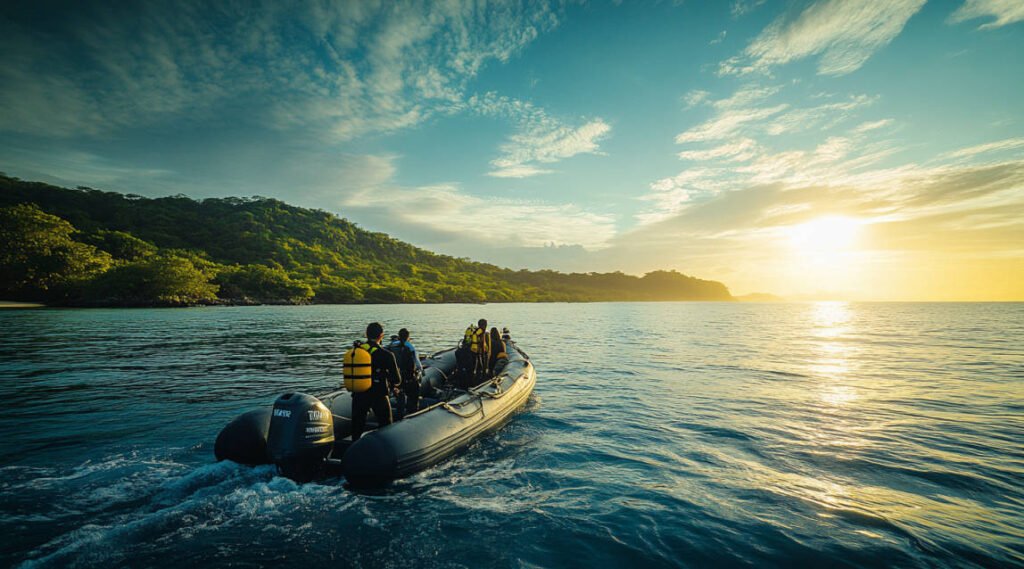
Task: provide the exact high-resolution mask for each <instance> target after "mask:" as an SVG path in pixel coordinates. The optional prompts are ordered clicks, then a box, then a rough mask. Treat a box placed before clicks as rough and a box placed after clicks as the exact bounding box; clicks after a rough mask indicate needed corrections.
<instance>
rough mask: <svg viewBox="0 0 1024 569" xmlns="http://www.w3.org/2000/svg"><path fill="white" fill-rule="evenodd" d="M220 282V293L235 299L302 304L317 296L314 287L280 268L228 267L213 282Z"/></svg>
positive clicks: (261, 266) (260, 266)
mask: <svg viewBox="0 0 1024 569" xmlns="http://www.w3.org/2000/svg"><path fill="white" fill-rule="evenodd" d="M213 282H214V283H216V284H218V285H220V296H221V297H223V298H232V299H263V300H264V301H267V300H276V301H277V302H281V303H291V304H299V303H304V302H308V301H309V299H311V298H313V289H312V287H310V286H309V285H308V284H306V283H302V282H296V281H293V280H292V279H291V277H289V276H288V273H286V272H284V269H281V268H280V267H266V266H263V265H242V266H233V267H227V268H224V269H222V270H221V271H220V273H218V274H217V277H216V278H215V279H214V281H213Z"/></svg>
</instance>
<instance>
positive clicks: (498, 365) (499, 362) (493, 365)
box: [487, 328, 508, 376]
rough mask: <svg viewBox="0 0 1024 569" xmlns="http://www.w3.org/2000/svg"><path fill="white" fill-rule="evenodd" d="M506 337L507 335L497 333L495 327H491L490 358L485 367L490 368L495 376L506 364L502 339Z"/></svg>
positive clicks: (506, 357) (506, 356)
mask: <svg viewBox="0 0 1024 569" xmlns="http://www.w3.org/2000/svg"><path fill="white" fill-rule="evenodd" d="M506 330H507V328H506ZM507 337H508V335H505V336H502V335H501V334H499V333H498V329H497V328H491V358H490V360H488V363H487V369H489V370H491V374H492V375H493V376H497V375H498V374H499V373H501V370H503V369H505V366H506V365H508V353H507V352H506V351H505V350H506V347H505V342H504V341H503V340H504V339H505V338H507Z"/></svg>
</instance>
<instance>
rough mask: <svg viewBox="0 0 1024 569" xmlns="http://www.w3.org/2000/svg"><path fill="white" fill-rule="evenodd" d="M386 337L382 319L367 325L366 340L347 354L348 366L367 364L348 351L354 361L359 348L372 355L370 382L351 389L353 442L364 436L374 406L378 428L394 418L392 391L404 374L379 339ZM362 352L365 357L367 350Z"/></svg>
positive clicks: (370, 360) (389, 422) (346, 363)
mask: <svg viewBox="0 0 1024 569" xmlns="http://www.w3.org/2000/svg"><path fill="white" fill-rule="evenodd" d="M383 339H384V326H382V325H381V324H380V323H379V322H371V323H370V324H369V325H368V326H367V327H366V342H365V343H363V344H359V345H357V346H355V347H353V348H352V350H350V351H349V352H348V353H346V354H345V365H346V366H347V367H348V366H360V365H365V364H358V363H349V359H350V356H349V354H353V356H352V357H351V359H352V360H353V362H355V360H356V358H357V355H358V352H359V350H364V351H365V352H369V355H370V359H369V362H368V363H369V366H370V378H369V379H370V382H369V385H368V386H366V387H363V388H357V389H350V391H352V442H356V441H357V440H359V437H360V436H362V434H363V429H364V428H365V427H366V414H367V413H368V412H369V411H370V409H373V415H374V416H375V417H376V418H377V428H380V427H383V426H385V425H390V424H391V422H392V419H391V400H390V399H389V395H390V393H391V391H392V390H394V389H397V388H398V386H399V385H400V384H401V383H402V375H401V373H400V372H399V371H398V364H397V363H396V362H395V356H394V354H392V353H391V352H389V351H387V350H384V349H382V348H381V346H380V341H381V340H383ZM362 355H363V357H365V354H362ZM346 387H347V381H346ZM360 389H361V390H360Z"/></svg>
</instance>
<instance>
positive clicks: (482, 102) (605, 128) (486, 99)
mask: <svg viewBox="0 0 1024 569" xmlns="http://www.w3.org/2000/svg"><path fill="white" fill-rule="evenodd" d="M469 107H470V108H471V109H474V110H475V111H476V112H478V113H481V114H484V115H488V116H501V117H507V118H510V119H511V120H512V121H513V122H515V123H516V124H517V127H516V132H515V133H514V134H512V135H511V136H510V137H509V138H508V139H507V140H506V141H505V142H504V143H503V144H502V145H501V148H500V151H501V156H499V157H498V158H495V159H494V160H492V161H491V166H492V167H493V168H494V169H493V170H492V171H491V172H489V173H488V175H490V176H493V177H497V178H525V177H529V176H536V175H539V174H549V173H551V172H552V170H550V169H547V168H544V167H541V166H540V165H543V164H552V163H554V162H558V161H561V160H564V159H566V158H571V157H573V156H576V155H578V154H597V153H599V146H598V143H599V142H600V141H601V140H603V139H604V138H606V137H607V136H608V135H609V133H610V132H611V126H610V125H608V123H606V122H605V121H604V120H602V119H600V118H596V119H589V120H587V119H582V120H581V121H580V122H581V123H582V124H579V125H578V126H572V125H570V124H567V123H566V122H564V121H562V120H559V119H557V118H555V117H552V116H551V115H549V114H548V113H547V112H546V111H544V110H543V109H541V108H538V107H536V106H534V105H533V104H532V103H529V102H526V101H520V100H517V99H512V98H509V97H502V96H499V95H497V94H496V93H487V94H485V95H483V96H481V97H476V96H474V97H471V98H470V99H469Z"/></svg>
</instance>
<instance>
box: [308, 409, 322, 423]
mask: <svg viewBox="0 0 1024 569" xmlns="http://www.w3.org/2000/svg"><path fill="white" fill-rule="evenodd" d="M306 413H308V414H309V420H310V421H322V420H324V419H326V418H327V411H317V410H310V411H306Z"/></svg>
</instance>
